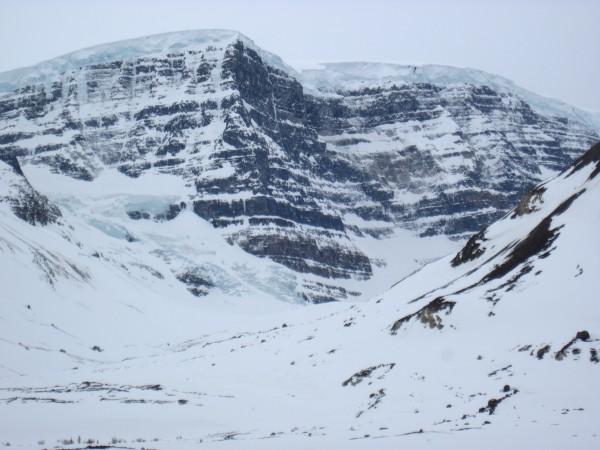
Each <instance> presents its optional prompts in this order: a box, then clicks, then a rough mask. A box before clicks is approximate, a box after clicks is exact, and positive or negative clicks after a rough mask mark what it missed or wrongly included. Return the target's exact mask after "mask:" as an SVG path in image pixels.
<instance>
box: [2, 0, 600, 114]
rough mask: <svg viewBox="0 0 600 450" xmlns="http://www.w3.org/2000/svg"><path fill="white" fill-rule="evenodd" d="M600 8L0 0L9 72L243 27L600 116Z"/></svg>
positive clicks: (568, 4)
mask: <svg viewBox="0 0 600 450" xmlns="http://www.w3.org/2000/svg"><path fill="white" fill-rule="evenodd" d="M599 23H600V0H495V1H492V0H396V1H394V0H360V1H359V0H329V1H328V0H320V1H317V0H245V1H244V0H195V1H193V0H164V1H163V0H161V1H159V0H145V1H143V0H95V1H90V0H52V1H50V0H0V42H1V43H2V44H1V46H0V72H3V71H6V70H10V69H14V68H17V67H23V66H28V65H33V64H35V63H38V62H40V61H43V60H46V59H50V58H52V57H54V56H58V55H61V54H64V53H68V52H71V51H74V50H78V49H80V48H84V47H89V46H93V45H96V44H102V43H107V42H111V41H117V40H122V39H129V38H134V37H140V36H144V35H149V34H156V33H163V32H169V31H178V30H188V29H203V28H225V29H233V30H238V31H240V32H242V33H244V34H245V35H246V36H248V37H249V38H251V39H253V40H254V41H255V42H256V43H257V44H258V45H259V46H261V47H263V48H264V49H265V50H269V51H271V52H273V53H275V54H277V55H279V56H281V57H282V58H283V59H284V60H285V61H286V62H288V63H289V64H290V65H292V66H299V65H300V66H301V65H304V64H306V63H307V62H328V61H385V62H397V63H437V64H447V65H454V66H461V67H473V68H476V69H481V70H485V71H487V72H491V73H495V74H498V75H503V76H505V77H507V78H510V79H512V80H513V81H515V82H516V83H517V84H519V85H521V86H523V87H525V88H527V89H530V90H532V91H534V92H537V93H539V94H541V95H545V96H550V97H554V98H558V99H560V100H563V101H565V102H567V103H571V104H573V105H575V106H578V107H580V108H584V109H589V110H594V111H600V82H599V79H600V76H599V75H600V25H599Z"/></svg>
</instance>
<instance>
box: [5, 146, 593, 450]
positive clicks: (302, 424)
mask: <svg viewBox="0 0 600 450" xmlns="http://www.w3.org/2000/svg"><path fill="white" fill-rule="evenodd" d="M4 170H5V172H3V179H4V177H5V176H9V177H11V176H12V177H13V178H15V177H16V175H10V174H11V173H14V171H15V169H14V168H11V170H13V172H10V171H9V170H8V169H4ZM599 175H600V144H596V145H595V146H593V147H592V148H591V149H589V150H588V151H587V152H586V153H584V154H583V155H582V156H580V157H579V158H577V159H576V160H575V161H574V163H573V164H572V165H571V166H570V167H569V168H567V169H566V170H565V171H563V172H561V173H560V174H559V175H558V176H556V177H554V178H553V179H550V180H548V181H545V182H543V183H540V184H538V185H537V186H535V187H533V189H531V190H529V191H528V192H526V193H525V194H524V195H523V196H522V198H521V200H520V201H519V202H518V204H517V206H516V207H515V208H513V209H512V210H510V211H509V212H508V213H507V214H506V215H505V216H504V217H503V218H501V219H500V220H498V221H496V222H495V223H493V224H491V225H490V226H489V227H487V228H486V229H484V230H482V231H480V232H479V233H476V234H475V235H473V236H472V237H471V238H470V239H469V240H468V242H467V243H466V244H465V245H464V246H463V248H462V249H460V250H459V251H458V252H457V253H453V254H450V255H448V256H447V257H444V258H442V259H439V260H437V261H435V262H432V263H430V264H427V265H425V266H424V267H423V268H422V269H421V270H419V271H418V272H416V273H414V274H413V275H411V276H409V277H406V278H404V279H403V280H401V281H400V282H399V283H397V284H396V285H395V286H393V287H392V288H390V289H389V290H388V291H387V292H385V293H383V294H381V295H379V296H376V297H375V298H373V299H372V300H371V301H369V302H362V303H358V302H355V303H353V304H348V303H343V302H335V303H329V304H326V305H318V306H312V307H301V306H300V305H296V306H295V307H294V306H292V305H291V304H290V303H285V302H278V301H275V300H274V301H273V302H272V303H270V304H266V303H265V308H266V309H267V310H268V311H269V313H268V314H264V313H262V312H260V311H254V312H252V311H250V312H249V313H244V314H240V313H239V309H238V308H239V307H238V306H235V307H234V308H232V309H231V310H220V309H218V308H217V306H218V305H217V304H213V305H207V303H205V302H190V301H187V298H186V297H185V296H181V297H175V296H173V297H171V298H170V299H169V301H168V302H167V301H165V298H164V297H162V298H161V295H160V292H156V293H155V294H156V295H154V296H152V295H147V296H141V295H139V294H140V292H135V291H134V290H133V289H131V286H130V285H129V284H128V278H127V277H125V276H124V275H123V274H124V273H125V271H126V270H129V269H124V268H122V269H121V270H122V272H121V274H120V276H117V277H115V276H114V275H115V270H116V268H115V267H114V265H111V264H110V262H109V261H108V259H107V258H106V257H105V256H101V257H99V258H98V257H97V258H96V260H97V261H98V265H97V266H94V271H100V270H101V269H104V271H105V274H106V277H107V279H113V280H117V282H119V280H120V283H121V284H119V285H116V286H114V292H112V293H111V295H106V291H104V290H103V291H99V292H97V293H96V294H95V295H94V293H93V290H92V289H90V288H89V286H88V285H87V284H85V283H83V282H81V283H79V292H80V294H81V298H80V300H79V301H77V302H73V301H70V300H69V299H67V298H64V297H62V296H60V295H56V292H59V291H58V290H57V291H52V290H48V291H47V294H48V295H47V297H44V296H41V295H38V296H31V297H28V296H27V297H26V296H22V295H21V296H19V295H15V294H13V295H12V296H9V297H8V300H5V301H3V303H2V307H3V309H2V317H1V320H2V323H3V326H2V328H0V330H1V331H0V332H2V338H1V339H0V348H1V351H2V355H3V360H2V363H1V364H2V365H1V366H0V370H1V372H0V392H2V395H1V396H0V408H1V409H0V411H2V417H3V425H4V428H3V437H2V439H3V441H2V442H3V444H4V445H7V444H8V443H10V444H11V446H15V447H18V448H23V449H40V448H49V447H54V446H56V445H59V446H61V448H87V446H88V445H97V446H100V445H102V446H103V448H132V449H138V450H139V449H142V448H148V447H149V446H152V448H169V449H175V450H180V449H190V448H196V447H197V446H198V444H200V443H202V444H204V445H208V446H209V447H211V448H212V447H215V448H221V447H223V448H245V449H246V448H257V449H259V448H260V449H264V448H281V447H285V448H298V449H300V448H324V447H326V448H358V449H363V448H364V449H367V448H369V449H373V448H381V449H387V448H397V447H401V446H407V447H410V448H439V447H441V446H447V447H451V448H481V447H482V446H485V447H486V448H490V449H501V448H507V447H511V448H512V447H522V446H526V447H534V448H584V449H591V448H596V447H597V446H598V440H599V436H598V433H597V431H596V429H597V426H596V422H597V417H598V414H599V413H600V411H599V408H600V406H599V405H600V403H599V402H598V397H599V395H600V393H599V392H598V383H597V375H598V368H599V367H600V366H598V362H599V361H600V359H599V356H598V351H599V350H600V344H599V342H600V340H599V331H598V316H597V312H596V311H597V308H596V306H597V305H596V302H597V292H598V290H599V288H600V281H599V279H598V277H597V273H596V270H595V269H596V268H597V267H598V264H599V261H598V258H599V256H600V252H599V251H598V250H599V249H600V237H599V236H598V233H597V226H596V224H597V220H598V217H600V202H599V201H598V198H599V196H600V176H599ZM16 180H17V181H16V184H17V185H19V186H21V187H22V188H23V189H26V190H27V189H29V188H27V187H25V186H23V183H20V182H19V179H18V178H16ZM40 202H41V203H42V204H44V205H45V202H43V201H40ZM43 209H44V210H52V208H51V207H48V206H44V208H43ZM182 214H183V216H185V217H186V220H190V221H192V220H194V221H195V222H190V223H187V224H186V225H185V228H186V229H188V230H189V227H190V225H192V224H196V225H197V224H200V223H202V221H201V219H199V218H197V217H196V216H195V215H194V214H192V213H190V212H189V211H186V212H184V213H182ZM3 217H4V218H5V219H6V220H13V221H14V224H15V226H16V224H18V223H19V222H17V221H20V219H18V218H17V217H15V216H14V215H9V214H6V213H4V216H3ZM52 217H53V220H56V221H60V220H62V219H61V218H56V217H54V215H53V214H52ZM181 219H183V217H178V218H177V219H175V220H174V221H172V222H167V223H170V224H174V223H176V222H177V220H181ZM20 222H22V221H20ZM3 223H4V220H3ZM52 226H53V225H52V224H49V225H47V226H46V227H40V226H33V225H30V224H26V223H24V222H23V223H22V224H21V227H20V228H18V229H17V228H14V229H12V231H11V229H8V232H12V233H14V234H16V233H19V229H22V230H24V229H28V227H31V229H30V231H29V232H28V234H29V235H34V233H39V234H40V236H41V235H42V234H51V233H49V232H48V230H49V229H50V228H51V227H52ZM173 226H174V225H173ZM207 229H208V230H210V229H212V227H207ZM3 230H4V231H3V233H6V232H7V231H6V230H7V228H6V227H3ZM89 232H90V238H92V237H93V238H98V239H100V240H101V239H106V240H108V239H109V238H108V237H102V233H100V232H99V231H98V230H97V229H92V228H90V230H89ZM21 233H22V232H21ZM91 233H95V234H94V235H92V234H91ZM190 233H191V231H190ZM5 236H6V234H3V235H2V240H0V243H2V246H3V247H2V248H3V254H6V253H10V254H12V255H13V256H14V257H15V258H17V257H18V256H19V255H21V254H22V253H23V252H24V251H25V250H24V249H25V248H26V246H29V247H30V248H32V249H33V245H34V242H33V241H32V239H31V238H25V237H24V236H23V234H21V235H20V236H21V241H20V242H19V245H18V246H16V245H13V246H12V247H11V246H10V245H11V244H10V243H8V242H7V239H6V238H5ZM38 238H39V239H41V237H39V236H38ZM46 239H48V238H47V237H46ZM13 241H15V239H14V237H13ZM98 244H101V242H98ZM47 245H49V244H47ZM57 246H59V247H61V248H63V247H64V245H63V244H62V243H60V242H59V243H57ZM231 248H232V249H236V247H235V246H234V247H231ZM85 249H86V244H85V243H82V251H83V252H85ZM238 250H239V249H238ZM63 251H64V250H63ZM240 252H241V253H240V254H245V253H244V252H242V251H241V250H240ZM40 253H41V255H43V256H40V259H39V260H40V263H42V262H43V264H44V267H46V268H47V269H48V270H47V273H48V275H49V276H50V277H52V276H53V273H55V272H56V270H55V269H54V268H55V267H56V266H55V265H53V262H55V261H56V259H55V258H54V257H53V256H52V255H49V254H47V253H42V252H41V251H40ZM249 257H250V256H249ZM15 265H16V266H18V264H15ZM2 267H6V266H5V265H3V266H2ZM129 267H131V265H130V266H129ZM29 268H30V267H28V266H26V265H23V266H22V267H21V268H20V270H23V271H26V270H29ZM72 269H73V271H72V272H71V273H70V276H71V277H73V278H77V277H78V279H79V280H80V281H82V280H83V279H84V278H85V277H86V274H85V273H84V272H82V271H81V270H76V268H75V267H72ZM145 272H149V269H148V268H145V269H144V268H142V267H140V271H139V272H138V273H137V276H138V277H140V285H143V287H144V288H146V287H148V286H147V285H150V286H152V282H151V280H152V278H156V276H155V275H153V274H148V273H147V275H146V278H142V275H141V274H143V273H145ZM165 272H166V271H165ZM62 276H63V277H64V276H65V275H64V274H62ZM111 276H112V278H111ZM61 282H62V281H61V280H59V279H57V283H61ZM72 285H73V284H71V286H72ZM9 286H10V283H9ZM122 286H130V291H129V292H128V296H127V297H126V300H125V301H124V300H123V299H121V298H119V296H118V294H119V292H120V290H121V288H122ZM153 286H154V287H155V288H159V287H160V286H161V285H160V284H159V283H154V285H153ZM25 288H26V287H25ZM181 290H182V291H183V290H184V289H183V288H181ZM9 295H11V293H10V292H9ZM26 302H29V303H26ZM275 305H278V306H280V308H281V310H280V311H274V310H273V309H272V308H273V307H274V306H275Z"/></svg>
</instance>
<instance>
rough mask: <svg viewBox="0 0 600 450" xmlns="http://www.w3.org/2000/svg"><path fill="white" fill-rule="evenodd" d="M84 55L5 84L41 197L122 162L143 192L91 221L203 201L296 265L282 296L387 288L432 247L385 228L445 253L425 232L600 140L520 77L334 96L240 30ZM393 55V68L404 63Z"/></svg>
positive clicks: (120, 222) (208, 284)
mask: <svg viewBox="0 0 600 450" xmlns="http://www.w3.org/2000/svg"><path fill="white" fill-rule="evenodd" d="M72 55H76V56H68V55H67V56H66V57H63V59H60V58H59V59H58V60H57V61H58V63H56V64H55V66H56V67H54V68H52V67H53V64H54V63H52V62H47V63H43V64H42V66H43V65H44V64H46V66H48V67H50V69H48V70H47V71H46V72H44V70H43V69H42V70H38V71H37V72H36V70H37V69H32V70H33V72H31V75H32V76H33V77H34V78H35V76H38V75H39V74H42V75H44V76H45V77H46V78H45V83H44V84H35V83H33V84H28V85H26V86H22V87H20V88H18V89H15V90H12V91H10V92H4V93H2V94H0V159H1V160H3V161H4V162H6V163H7V164H9V165H10V164H11V163H12V162H13V161H14V159H15V158H18V161H19V164H20V167H22V168H23V172H24V173H25V175H26V176H27V177H28V179H29V182H30V184H31V185H32V186H34V187H35V188H36V189H37V190H38V191H40V193H41V194H42V195H43V194H45V192H44V189H45V188H44V185H45V184H47V183H48V182H49V180H50V178H52V179H53V180H57V179H59V178H61V177H68V178H73V179H76V180H82V181H85V182H87V183H92V184H93V183H96V185H97V186H100V185H101V184H102V182H104V181H103V180H106V179H109V178H110V177H109V178H106V177H104V178H103V177H101V174H102V173H104V172H106V173H112V172H113V171H117V172H119V173H120V174H123V175H125V176H126V177H128V178H129V179H130V180H127V181H123V182H122V183H121V184H122V186H123V191H122V194H123V196H128V195H130V196H131V198H130V200H124V201H122V202H121V203H119V204H117V205H116V206H115V211H109V210H108V209H106V207H105V206H103V207H102V211H104V212H105V215H103V216H102V217H94V215H93V213H92V212H91V211H88V214H90V215H88V216H87V217H85V219H84V221H85V222H87V223H92V224H96V226H98V227H99V228H100V229H101V230H103V232H105V233H108V234H109V235H111V233H113V234H114V235H115V236H125V237H128V239H134V238H135V235H136V233H135V232H134V231H133V230H135V229H137V228H138V227H139V226H141V224H142V223H143V224H144V226H145V225H147V224H148V223H149V222H148V221H149V220H156V221H161V220H164V221H167V220H172V219H174V218H176V217H177V215H178V214H180V213H182V212H183V211H185V212H188V211H193V212H194V213H195V214H196V215H197V216H199V217H200V218H202V219H204V220H206V221H208V222H210V224H211V225H212V226H213V227H214V228H215V230H216V232H218V233H219V234H221V236H222V239H223V241H224V242H227V243H229V244H232V245H235V246H237V247H239V248H241V249H243V250H244V251H246V252H248V253H249V254H251V255H253V256H255V257H258V258H267V259H270V260H271V261H273V262H275V263H277V264H279V265H280V266H282V267H283V268H285V269H289V270H290V271H291V273H289V272H286V273H288V274H289V276H290V277H291V278H294V277H297V278H296V281H295V285H296V287H295V288H292V292H289V293H288V295H285V296H284V297H285V298H287V299H289V298H290V297H292V298H294V297H296V298H300V299H306V300H311V301H315V302H320V301H331V300H343V299H350V298H355V297H363V296H368V295H372V294H374V291H373V290H370V289H378V288H368V286H376V285H378V283H379V282H382V281H383V280H384V279H385V277H386V276H387V275H384V274H385V273H388V271H390V270H391V267H392V261H397V260H398V259H399V260H400V261H401V264H402V265H403V269H402V273H401V274H400V275H405V274H407V273H409V272H411V271H412V270H414V269H416V268H417V267H418V265H419V264H420V262H419V261H420V259H421V257H420V256H419V257H417V258H413V257H412V255H411V254H410V252H406V255H405V256H397V255H391V253H392V252H389V251H388V250H387V247H389V245H384V244H383V243H384V242H389V243H391V242H397V245H398V246H399V247H400V248H402V247H406V248H419V250H418V251H417V252H416V253H417V254H419V255H421V254H422V255H427V256H426V258H431V257H434V256H441V254H438V255H435V254H432V252H431V251H430V250H428V249H426V248H423V247H422V244H423V242H427V241H426V240H423V239H421V238H422V237H431V238H432V239H437V241H438V242H440V241H443V242H445V243H444V244H442V245H441V246H440V250H439V251H440V252H442V250H441V249H442V248H443V249H449V248H451V247H452V246H453V245H454V246H456V245H457V244H456V243H455V242H454V244H453V240H454V241H456V240H459V239H461V238H463V237H466V236H467V235H469V234H470V233H471V232H474V231H477V230H479V229H480V228H482V227H484V226H486V225H488V224H489V223H491V222H492V221H493V220H494V219H496V218H498V217H500V216H502V215H503V214H504V213H505V212H506V210H507V209H509V208H510V207H511V205H512V204H513V203H514V202H515V201H516V200H517V199H518V198H519V196H520V195H521V194H522V192H523V191H525V190H526V189H528V188H529V187H530V186H531V185H534V184H536V183H538V182H539V181H541V180H542V179H544V178H546V177H548V176H551V175H553V174H556V173H558V172H559V171H560V170H563V169H564V168H565V167H566V166H568V165H569V164H570V163H571V161H572V160H573V159H575V158H576V157H578V156H579V155H580V154H581V153H582V152H583V151H584V150H585V149H586V148H588V147H589V145H591V143H593V142H595V141H597V140H598V133H597V131H596V130H595V129H593V128H591V127H589V126H587V125H586V124H585V123H583V122H580V121H577V120H575V119H573V118H572V117H569V116H566V115H553V114H542V113H539V112H536V110H535V109H534V108H532V106H531V105H530V104H529V103H528V102H527V100H526V99H525V98H523V97H521V96H519V95H518V93H511V92H507V91H501V90H495V87H494V85H490V86H488V85H485V84H484V85H480V84H469V83H465V82H464V81H465V80H464V79H461V78H460V77H461V76H462V75H461V76H458V75H456V76H454V75H453V77H454V78H455V79H456V80H455V81H457V82H456V83H454V82H451V83H449V82H444V83H439V84H436V83H434V82H433V78H432V77H429V78H431V79H429V81H426V79H419V78H417V79H415V80H414V81H410V80H412V78H410V77H411V76H412V75H411V74H410V73H409V74H408V76H409V78H408V80H409V81H407V82H404V83H392V82H388V81H389V80H388V81H386V82H384V83H383V85H378V84H377V83H375V84H369V83H367V82H365V83H366V84H365V83H363V81H365V80H367V81H368V77H366V78H365V76H364V73H363V74H362V75H361V74H360V73H359V75H361V76H362V78H360V77H358V78H359V83H358V84H353V83H350V84H349V85H348V86H347V88H345V89H338V90H337V91H336V92H333V94H334V95H332V92H325V93H323V92H320V91H318V92H312V91H309V90H305V88H304V86H303V84H302V76H299V77H298V76H297V75H295V74H294V73H291V72H289V71H286V70H287V69H286V67H284V66H282V65H281V64H280V63H279V62H277V61H278V60H277V58H276V57H274V56H272V55H270V54H267V53H265V52H263V51H262V50H260V49H257V47H256V46H255V45H254V44H253V43H251V42H249V40H248V39H247V38H245V37H240V35H239V34H238V33H236V32H231V31H219V30H217V31H206V32H184V33H171V34H165V35H159V36H154V37H148V38H141V39H136V40H133V41H124V43H123V42H122V43H117V44H112V45H111V44H107V45H104V46H100V47H96V48H92V49H91V50H82V51H81V52H79V53H78V52H76V53H75V54H72ZM77 55H79V56H77ZM111 55H112V56H111ZM265 55H266V56H265ZM269 55H270V56H269ZM115 57H116V59H114V58H115ZM86 58H91V59H88V60H86ZM99 60H102V62H99ZM77 61H88V62H89V61H93V62H94V63H93V64H88V65H83V66H80V67H75V66H77ZM273 61H275V62H273ZM61 64H62V65H61ZM65 64H66V65H65ZM73 64H74V65H75V66H73ZM63 67H66V69H65V70H64V71H61V70H62V69H61V68H63ZM330 67H332V66H330ZM336 67H338V69H337V70H338V72H339V70H340V69H339V67H345V69H344V70H346V71H347V72H348V71H357V70H358V69H357V68H356V67H357V66H356V65H352V66H348V65H346V66H336ZM360 67H362V68H363V69H361V70H363V72H364V71H365V70H366V71H367V72H368V71H370V70H372V67H373V66H368V67H367V66H364V65H361V66H360ZM365 67H366V68H365ZM370 67H371V68H370ZM378 67H379V69H378ZM385 67H386V68H387V69H386V70H387V71H391V72H393V73H392V75H393V74H394V73H396V72H397V71H398V70H407V69H399V68H398V67H397V66H393V67H392V66H385ZM380 68H381V66H376V67H375V69H374V70H375V72H378V71H379V72H380ZM408 70H409V72H410V71H411V70H412V69H408ZM419 70H420V71H423V70H425V71H430V72H431V71H433V72H436V71H437V72H439V71H440V70H441V71H442V72H443V73H447V72H448V70H450V69H447V68H445V69H440V68H435V67H433V68H432V67H430V66H428V67H427V68H425V69H418V70H417V69H416V68H415V69H414V71H415V72H416V73H420V72H419ZM453 70H454V71H458V72H457V73H459V74H462V73H464V72H461V70H460V69H453ZM359 72H360V70H359ZM319 74H321V75H318V74H317V75H318V76H322V75H323V73H321V72H319ZM331 74H332V72H331V69H329V72H327V71H326V73H325V75H326V76H329V75H331ZM313 75H315V73H314V72H313ZM333 75H335V73H334V74H333ZM315 76H316V75H315ZM419 76H421V75H419ZM482 76H483V75H482ZM307 77H308V75H307ZM486 77H487V75H486V76H484V77H483V78H486ZM392 78H393V77H392ZM451 78H452V77H451ZM454 78H453V79H454ZM475 78H477V77H475ZM25 80H26V78H25ZM424 80H425V81H426V82H425V81H424ZM474 80H475V79H474ZM342 81H343V80H342ZM458 81H460V82H458ZM166 176H169V177H175V178H176V179H178V180H180V183H179V185H178V186H179V188H178V189H179V190H178V191H177V192H176V195H169V196H166V195H165V196H163V198H161V199H160V200H157V201H158V204H160V205H162V207H163V209H164V211H162V212H159V213H157V211H156V208H157V205H153V204H150V203H148V202H140V201H139V198H138V197H137V195H138V192H139V189H137V188H135V189H134V186H136V183H138V185H140V186H143V185H145V183H146V182H147V180H148V179H156V180H158V179H164V180H166ZM155 177H156V178H155ZM161 177H162V178H161ZM59 184H60V183H59ZM63 184H65V183H63ZM130 189H131V190H130ZM60 196H62V197H60ZM167 199H168V201H169V202H170V203H168V204H165V202H166V201H167ZM50 200H51V201H52V200H53V199H52V198H50ZM54 200H56V201H57V202H58V203H61V204H62V206H63V208H67V209H72V206H71V205H72V204H76V203H77V202H78V201H79V200H78V199H77V198H76V196H73V195H70V194H68V193H66V192H62V193H60V194H59V197H58V198H55V199H54ZM90 201H93V200H92V199H90ZM104 201H105V200H102V202H104ZM81 211H82V210H80V211H72V212H73V213H75V214H79V213H80V212H81ZM103 214H104V213H103ZM157 226H159V225H157ZM115 230H121V231H119V232H116V231H115ZM411 235H416V236H417V237H414V236H411ZM398 236H401V238H398ZM138 239H140V240H141V238H138ZM149 239H150V241H152V238H149ZM395 239H399V240H395ZM157 245H159V246H160V244H157ZM423 245H425V246H429V244H423ZM167 250H169V249H162V250H161V252H162V251H165V252H166V251H167ZM444 251H445V250H444ZM421 252H422V253H421ZM179 258H181V260H179V261H178V262H175V260H177V258H175V257H172V258H170V259H169V261H170V264H172V265H173V268H172V270H173V272H174V273H175V274H176V276H177V277H178V278H179V279H180V280H183V282H184V283H187V284H188V287H189V290H190V292H193V293H195V294H198V295H203V294H206V293H210V292H211V289H213V290H214V289H215V285H216V284H219V282H217V280H216V279H214V278H215V277H216V275H215V272H214V270H215V269H214V267H213V268H212V269H210V270H209V269H208V268H207V266H205V265H201V266H198V265H196V264H194V263H193V262H190V261H189V260H188V259H187V258H186V257H185V255H179ZM395 258H398V259H395ZM282 270H284V269H282ZM375 279H378V281H376V282H372V281H369V280H375ZM195 284H197V285H195ZM293 284H294V283H293V282H292V283H290V285H293ZM288 286H289V285H288ZM366 292H368V294H367V293H366Z"/></svg>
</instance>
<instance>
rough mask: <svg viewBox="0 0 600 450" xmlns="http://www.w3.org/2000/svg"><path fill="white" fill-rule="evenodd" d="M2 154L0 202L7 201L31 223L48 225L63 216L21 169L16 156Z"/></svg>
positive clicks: (0, 163)
mask: <svg viewBox="0 0 600 450" xmlns="http://www.w3.org/2000/svg"><path fill="white" fill-rule="evenodd" d="M3 159H4V158H2V157H1V156H0V178H1V179H2V181H3V183H2V185H1V186H0V202H7V203H8V204H9V205H10V207H11V210H12V211H13V213H14V214H15V215H16V216H17V217H18V218H19V219H21V220H24V221H25V222H28V223H30V224H31V225H48V224H50V223H54V222H56V221H57V219H58V218H59V217H61V212H60V209H59V208H58V207H57V206H56V205H54V204H52V203H51V202H50V201H48V198H47V197H46V196H44V195H42V194H40V193H39V192H38V191H36V190H35V189H34V188H33V187H32V186H31V184H30V183H29V181H28V180H27V178H26V177H25V175H24V174H23V171H22V170H21V166H20V165H19V162H18V161H17V159H16V157H14V156H12V157H10V158H5V159H6V161H4V160H3Z"/></svg>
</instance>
